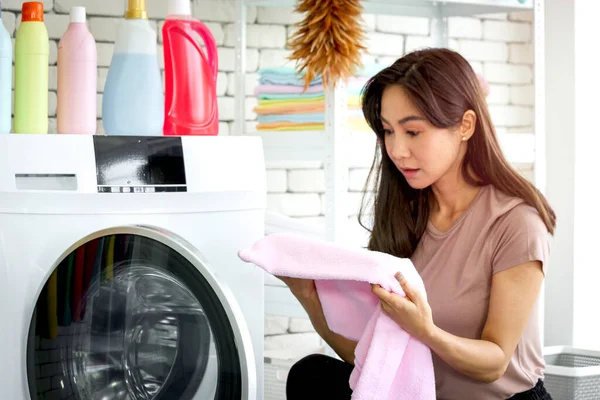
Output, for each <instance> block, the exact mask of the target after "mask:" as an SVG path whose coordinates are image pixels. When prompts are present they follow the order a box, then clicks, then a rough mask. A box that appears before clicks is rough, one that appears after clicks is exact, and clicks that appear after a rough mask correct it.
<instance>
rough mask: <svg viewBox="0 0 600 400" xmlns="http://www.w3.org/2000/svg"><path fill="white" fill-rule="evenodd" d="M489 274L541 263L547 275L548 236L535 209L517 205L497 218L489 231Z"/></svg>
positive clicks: (526, 205) (525, 205)
mask: <svg viewBox="0 0 600 400" xmlns="http://www.w3.org/2000/svg"><path fill="white" fill-rule="evenodd" d="M491 239H492V243H493V244H494V245H493V246H494V248H493V253H492V275H493V274H497V273H498V272H502V271H505V270H507V269H509V268H512V267H516V266H517V265H520V264H523V263H526V262H529V261H540V262H541V263H542V270H543V272H544V274H545V273H546V262H547V259H548V255H549V253H550V235H549V233H548V230H547V229H546V225H545V224H544V221H543V220H542V218H541V217H540V215H539V214H538V212H537V210H536V209H535V208H533V207H531V206H530V205H528V204H520V205H518V206H516V207H514V208H513V209H511V210H510V211H508V212H507V213H506V214H505V215H504V216H503V217H502V218H500V219H499V220H498V221H497V223H496V227H495V229H493V230H492V238H491Z"/></svg>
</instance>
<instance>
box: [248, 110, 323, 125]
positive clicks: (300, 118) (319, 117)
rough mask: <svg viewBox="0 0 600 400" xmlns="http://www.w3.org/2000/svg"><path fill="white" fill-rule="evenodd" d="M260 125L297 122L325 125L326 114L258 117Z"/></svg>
mask: <svg viewBox="0 0 600 400" xmlns="http://www.w3.org/2000/svg"><path fill="white" fill-rule="evenodd" d="M256 119H257V121H258V122H259V123H265V122H297V123H309V122H314V123H319V124H324V123H325V114H324V113H322V112H319V113H305V114H270V115H258V116H257V117H256Z"/></svg>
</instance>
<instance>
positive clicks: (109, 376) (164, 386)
mask: <svg viewBox="0 0 600 400" xmlns="http://www.w3.org/2000/svg"><path fill="white" fill-rule="evenodd" d="M240 316H241V314H239V309H238V308H237V307H236V303H235V300H233V299H232V298H231V294H230V293H228V292H227V290H226V288H224V287H223V285H221V284H219V283H217V281H216V279H215V277H214V276H213V275H212V274H211V272H210V270H209V269H208V268H207V265H206V264H205V262H203V261H202V260H201V258H200V257H199V256H198V254H194V252H193V250H191V249H190V246H188V245H185V243H184V242H183V241H182V240H181V238H175V237H174V236H173V235H169V234H166V233H164V232H160V231H157V230H155V229H149V228H143V227H130V228H123V229H113V230H110V231H104V232H100V233H99V234H97V235H92V236H91V237H90V238H87V239H86V240H85V241H84V242H83V243H82V244H79V245H77V246H74V248H73V249H72V251H70V252H67V253H66V256H65V257H64V259H62V260H61V261H60V263H59V264H58V265H57V267H56V268H55V269H54V271H53V272H52V274H51V275H50V277H49V279H48V281H47V282H46V284H45V286H44V288H43V290H42V291H41V294H40V296H39V298H38V300H37V304H36V307H35V311H34V313H33V317H32V321H31V327H30V332H29V341H28V351H27V354H28V360H27V361H28V379H29V388H30V394H31V398H32V399H63V398H69V399H81V400H84V399H85V400H88V399H90V400H91V399H98V400H100V399H102V400H104V399H107V400H108V399H114V400H117V399H127V400H149V399H156V400H159V399H160V400H175V399H193V400H200V399H202V400H208V399H223V400H226V399H232V400H233V399H235V400H237V399H250V398H252V399H253V398H254V397H253V396H249V394H248V393H252V387H253V386H254V384H255V383H253V382H252V379H255V371H253V368H254V367H253V366H254V360H253V355H252V350H251V349H252V346H251V344H250V343H249V342H250V340H249V338H250V336H249V334H248V331H247V328H246V326H245V324H244V322H243V320H242V319H241V318H240Z"/></svg>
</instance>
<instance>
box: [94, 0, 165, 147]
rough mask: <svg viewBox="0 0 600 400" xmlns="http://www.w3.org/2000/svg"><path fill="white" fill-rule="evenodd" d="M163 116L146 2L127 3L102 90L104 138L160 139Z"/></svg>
mask: <svg viewBox="0 0 600 400" xmlns="http://www.w3.org/2000/svg"><path fill="white" fill-rule="evenodd" d="M164 114H165V113H164V94H163V84H162V78H161V74H160V67H159V64H158V52H157V46H156V31H155V30H154V29H152V27H151V26H150V23H149V22H148V13H147V12H146V0H128V4H127V11H126V13H125V19H124V20H122V21H121V22H120V24H119V27H118V30H117V40H116V43H115V50H114V53H113V57H112V60H111V63H110V67H109V70H108V75H107V77H106V84H105V86H104V95H103V98H102V122H103V125H104V131H105V132H106V134H107V135H135V136H160V135H162V130H163V123H164Z"/></svg>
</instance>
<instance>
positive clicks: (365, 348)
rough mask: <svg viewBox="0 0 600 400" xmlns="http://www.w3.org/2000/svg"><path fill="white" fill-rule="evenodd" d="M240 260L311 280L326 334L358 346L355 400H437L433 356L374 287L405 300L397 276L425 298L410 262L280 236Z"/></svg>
mask: <svg viewBox="0 0 600 400" xmlns="http://www.w3.org/2000/svg"><path fill="white" fill-rule="evenodd" d="M238 255H239V257H240V258H241V259H242V260H244V261H246V262H249V263H253V264H255V265H257V266H259V267H260V268H262V269H264V270H265V271H267V272H269V273H270V274H272V275H275V276H288V277H296V278H308V279H314V280H315V284H316V287H317V292H318V294H319V299H320V300H321V304H322V306H323V312H324V314H325V318H326V319H327V324H328V326H329V329H331V330H332V331H333V332H336V333H337V334H339V335H342V336H344V337H347V338H349V339H351V340H356V341H358V345H357V347H356V350H355V360H354V363H355V367H354V370H353V371H352V375H351V376H350V387H351V388H352V390H353V394H352V399H353V400H367V399H369V400H371V399H372V400H385V399H389V400H392V399H393V400H399V399H407V400H408V399H410V400H434V399H435V378H434V373H433V363H432V359H431V351H430V350H429V348H428V347H427V346H425V345H424V344H423V343H421V342H420V341H418V340H416V339H415V338H412V337H410V336H409V335H408V333H406V332H405V331H404V330H403V329H402V328H400V326H399V325H398V324H397V323H395V322H394V321H393V320H392V319H391V318H390V317H388V315H387V314H385V313H384V312H383V311H382V310H381V306H380V303H379V299H378V298H377V296H375V295H374V294H373V293H372V292H371V285H370V284H371V283H376V284H379V285H381V286H382V287H384V288H385V289H387V290H389V291H393V292H395V293H398V294H400V295H402V296H404V295H405V294H404V291H403V290H402V288H401V287H400V284H399V283H398V281H397V280H396V279H395V278H394V275H395V274H396V273H397V272H398V271H400V272H401V273H402V274H403V275H404V277H405V278H406V280H407V281H408V282H409V283H410V284H411V285H413V287H415V288H417V289H418V290H421V291H422V292H423V293H424V294H425V288H424V285H423V281H422V280H421V277H420V276H419V274H418V273H417V271H416V270H415V268H414V266H413V264H412V262H411V261H410V260H409V259H401V258H397V257H393V256H391V255H389V254H385V253H380V252H375V251H370V250H366V249H362V248H348V247H344V246H341V245H336V244H333V243H330V242H326V241H320V240H316V239H310V238H306V237H302V236H297V235H292V234H287V233H278V234H273V235H269V236H266V237H264V238H263V239H260V240H259V241H257V242H256V243H254V245H252V247H250V248H248V249H243V250H241V251H240V252H239V254H238Z"/></svg>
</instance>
